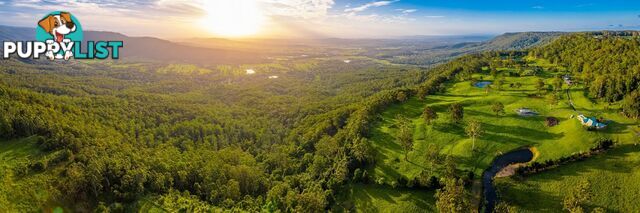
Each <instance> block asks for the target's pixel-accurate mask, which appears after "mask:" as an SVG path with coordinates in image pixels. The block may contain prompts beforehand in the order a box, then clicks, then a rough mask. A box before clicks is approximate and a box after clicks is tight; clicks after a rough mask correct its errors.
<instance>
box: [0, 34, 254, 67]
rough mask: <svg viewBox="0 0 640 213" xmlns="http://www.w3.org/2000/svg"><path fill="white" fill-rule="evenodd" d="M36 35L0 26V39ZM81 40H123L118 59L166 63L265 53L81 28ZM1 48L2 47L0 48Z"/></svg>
mask: <svg viewBox="0 0 640 213" xmlns="http://www.w3.org/2000/svg"><path fill="white" fill-rule="evenodd" d="M34 38H35V29H33V28H26V27H9V26H0V41H28V40H33V39H34ZM84 39H85V40H92V41H123V42H124V45H125V47H124V48H125V49H124V50H123V51H122V57H121V59H124V60H143V61H157V62H167V63H206V64H227V63H258V62H261V61H264V60H265V59H266V56H265V55H264V54H261V53H255V52H247V51H239V50H235V49H216V48H205V47H196V46H191V45H185V44H180V43H176V42H172V41H167V40H162V39H158V38H152V37H130V36H126V35H123V34H120V33H113V32H101V31H84ZM0 49H1V48H0ZM0 51H1V50H0Z"/></svg>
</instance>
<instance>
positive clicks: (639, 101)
mask: <svg viewBox="0 0 640 213" xmlns="http://www.w3.org/2000/svg"><path fill="white" fill-rule="evenodd" d="M622 114H624V115H626V116H627V117H629V118H633V119H636V120H638V119H640V91H634V92H632V93H630V94H628V95H626V96H625V97H624V99H622Z"/></svg>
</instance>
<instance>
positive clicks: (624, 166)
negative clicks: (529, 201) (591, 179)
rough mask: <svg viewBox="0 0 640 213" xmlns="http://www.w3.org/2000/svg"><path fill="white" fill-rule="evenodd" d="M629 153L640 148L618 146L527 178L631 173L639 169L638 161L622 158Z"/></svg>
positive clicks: (541, 179)
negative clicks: (601, 172)
mask: <svg viewBox="0 0 640 213" xmlns="http://www.w3.org/2000/svg"><path fill="white" fill-rule="evenodd" d="M631 153H640V146H639V145H633V144H624V145H619V146H617V147H615V148H613V149H612V150H609V151H607V152H606V153H602V154H599V155H596V156H592V157H591V158H587V159H583V160H579V161H574V162H568V163H565V164H561V165H559V166H558V167H555V168H551V169H549V170H546V171H543V172H540V173H537V174H532V175H529V176H528V177H527V178H535V179H536V180H538V181H541V182H546V181H560V180H562V179H564V178H565V177H567V176H581V175H582V173H584V172H588V171H591V170H601V171H607V172H613V173H623V174H624V173H631V172H633V171H635V170H636V169H637V168H640V161H636V162H629V161H626V160H625V159H624V158H626V157H628V155H629V154H631Z"/></svg>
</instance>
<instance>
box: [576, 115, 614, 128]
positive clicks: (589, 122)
mask: <svg viewBox="0 0 640 213" xmlns="http://www.w3.org/2000/svg"><path fill="white" fill-rule="evenodd" d="M577 118H578V120H579V121H580V122H581V123H582V125H583V126H586V127H592V128H596V129H603V128H605V127H607V125H606V124H604V123H600V122H599V121H598V119H596V118H595V117H591V118H589V117H586V116H584V115H582V114H581V115H578V117H577Z"/></svg>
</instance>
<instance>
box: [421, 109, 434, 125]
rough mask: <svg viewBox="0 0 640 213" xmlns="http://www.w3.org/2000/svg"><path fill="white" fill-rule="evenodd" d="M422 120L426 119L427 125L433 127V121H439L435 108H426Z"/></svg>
mask: <svg viewBox="0 0 640 213" xmlns="http://www.w3.org/2000/svg"><path fill="white" fill-rule="evenodd" d="M422 119H424V122H425V123H427V124H428V125H431V121H433V120H435V119H438V113H436V111H435V110H433V108H431V107H429V106H425V107H424V111H423V112H422Z"/></svg>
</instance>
